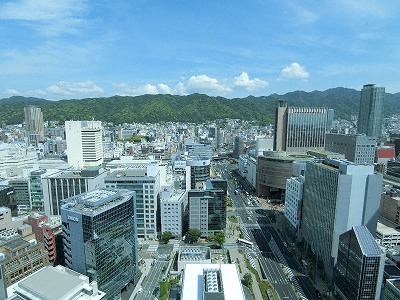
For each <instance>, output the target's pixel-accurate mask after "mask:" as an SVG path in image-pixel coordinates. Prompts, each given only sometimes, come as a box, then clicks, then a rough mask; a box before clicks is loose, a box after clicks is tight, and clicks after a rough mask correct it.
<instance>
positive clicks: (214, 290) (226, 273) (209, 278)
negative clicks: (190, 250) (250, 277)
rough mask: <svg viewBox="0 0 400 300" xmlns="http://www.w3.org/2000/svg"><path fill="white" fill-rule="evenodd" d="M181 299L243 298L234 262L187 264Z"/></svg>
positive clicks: (235, 299)
mask: <svg viewBox="0 0 400 300" xmlns="http://www.w3.org/2000/svg"><path fill="white" fill-rule="evenodd" d="M181 299H182V300H201V299H204V300H206V299H218V300H244V299H245V296H244V293H243V289H242V284H241V282H240V276H239V273H238V270H237V267H236V265H235V264H219V265H217V264H187V265H186V266H185V271H184V276H183V282H182V296H181Z"/></svg>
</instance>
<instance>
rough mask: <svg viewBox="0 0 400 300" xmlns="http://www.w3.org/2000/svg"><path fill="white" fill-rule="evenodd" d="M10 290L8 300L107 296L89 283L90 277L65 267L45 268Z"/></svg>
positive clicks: (72, 299)
mask: <svg viewBox="0 0 400 300" xmlns="http://www.w3.org/2000/svg"><path fill="white" fill-rule="evenodd" d="M44 283H45V284H44ZM8 290H9V294H8V296H9V297H8V298H7V300H23V299H30V300H49V299H62V300H101V299H105V296H106V294H105V293H104V292H102V291H99V289H98V287H97V282H96V281H92V282H89V277H87V276H85V275H83V274H80V273H78V272H75V271H73V270H70V269H68V268H65V267H63V266H57V267H53V266H47V267H44V268H42V269H40V270H38V271H36V272H35V273H33V274H31V275H29V276H28V277H26V278H24V279H22V280H20V281H18V282H17V283H16V284H14V285H13V286H11V287H10V288H9V289H8Z"/></svg>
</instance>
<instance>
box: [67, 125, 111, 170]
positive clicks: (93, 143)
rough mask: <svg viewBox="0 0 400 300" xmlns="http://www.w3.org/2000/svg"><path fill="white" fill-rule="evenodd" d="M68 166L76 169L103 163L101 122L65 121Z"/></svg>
mask: <svg viewBox="0 0 400 300" xmlns="http://www.w3.org/2000/svg"><path fill="white" fill-rule="evenodd" d="M65 135H66V140H67V153H68V164H69V165H70V166H72V167H74V168H76V169H82V168H84V167H93V166H99V165H101V164H102V163H103V141H102V135H103V127H102V126H101V121H65Z"/></svg>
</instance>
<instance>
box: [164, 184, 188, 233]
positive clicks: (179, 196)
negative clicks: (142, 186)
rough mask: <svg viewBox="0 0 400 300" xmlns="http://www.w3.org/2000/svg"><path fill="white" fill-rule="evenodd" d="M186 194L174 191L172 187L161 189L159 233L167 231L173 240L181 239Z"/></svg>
mask: <svg viewBox="0 0 400 300" xmlns="http://www.w3.org/2000/svg"><path fill="white" fill-rule="evenodd" d="M187 202H188V199H187V192H186V191H185V190H179V191H175V190H174V189H173V187H172V186H165V187H162V188H161V202H160V209H161V233H163V232H166V231H169V232H171V233H172V234H173V235H174V237H175V238H181V237H182V235H183V234H184V232H183V222H184V217H185V212H186V208H187Z"/></svg>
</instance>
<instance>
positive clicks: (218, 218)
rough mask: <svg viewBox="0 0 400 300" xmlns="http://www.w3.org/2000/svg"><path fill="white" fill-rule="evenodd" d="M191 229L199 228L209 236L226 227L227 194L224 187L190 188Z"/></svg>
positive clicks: (204, 234)
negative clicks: (209, 188)
mask: <svg viewBox="0 0 400 300" xmlns="http://www.w3.org/2000/svg"><path fill="white" fill-rule="evenodd" d="M188 198H189V229H199V230H200V231H201V235H202V236H205V237H207V236H208V235H209V234H214V233H215V232H218V231H224V230H225V227H226V194H225V193H224V190H222V189H211V190H190V191H189V192H188Z"/></svg>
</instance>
